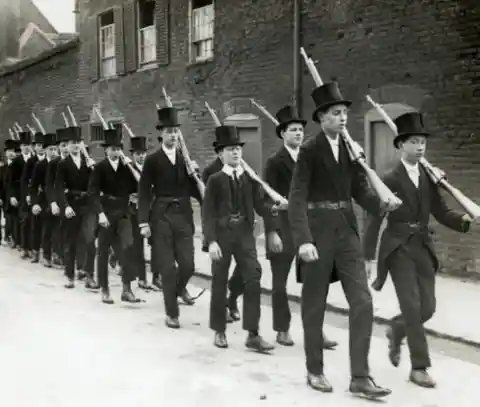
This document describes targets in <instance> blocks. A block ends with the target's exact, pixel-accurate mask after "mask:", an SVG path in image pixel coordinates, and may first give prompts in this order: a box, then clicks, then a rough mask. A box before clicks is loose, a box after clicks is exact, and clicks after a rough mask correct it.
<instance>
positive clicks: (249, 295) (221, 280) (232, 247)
mask: <svg viewBox="0 0 480 407" xmlns="http://www.w3.org/2000/svg"><path fill="white" fill-rule="evenodd" d="M217 243H218V244H219V245H220V248H221V250H222V258H221V259H220V260H217V261H213V262H212V291H211V299H210V328H211V329H213V330H214V331H215V332H225V329H226V326H227V318H226V312H225V308H226V306H227V284H228V271H229V269H230V264H231V262H232V257H233V258H234V259H235V262H236V263H237V268H238V270H239V271H240V273H242V280H243V282H244V284H245V290H244V294H243V329H245V330H247V331H258V325H259V322H260V294H261V288H260V278H261V276H262V273H261V270H258V259H257V248H256V246H255V237H254V236H253V233H252V230H251V228H250V227H249V225H248V224H247V223H246V222H243V223H241V224H239V225H236V226H235V227H234V228H233V229H226V230H225V231H224V232H223V233H220V234H219V238H218V242H217Z"/></svg>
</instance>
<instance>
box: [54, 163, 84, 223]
mask: <svg viewBox="0 0 480 407" xmlns="http://www.w3.org/2000/svg"><path fill="white" fill-rule="evenodd" d="M90 173H91V169H90V168H89V167H88V166H87V162H86V160H85V158H84V157H83V156H81V166H80V168H78V167H77V165H76V164H75V162H74V161H73V159H72V157H71V156H68V157H67V158H65V159H63V160H60V161H59V162H58V165H57V174H56V177H55V196H56V199H58V201H57V203H58V205H59V206H60V207H61V208H66V207H67V206H71V207H72V208H73V210H74V211H75V213H77V214H79V213H86V212H88V209H89V203H90V202H89V198H88V183H89V179H90Z"/></svg>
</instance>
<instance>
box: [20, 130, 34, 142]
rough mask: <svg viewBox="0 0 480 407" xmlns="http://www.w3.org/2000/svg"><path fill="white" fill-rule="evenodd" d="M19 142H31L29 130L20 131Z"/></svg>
mask: <svg viewBox="0 0 480 407" xmlns="http://www.w3.org/2000/svg"><path fill="white" fill-rule="evenodd" d="M18 136H19V140H20V144H32V133H31V132H29V131H21V132H20V133H19V134H18Z"/></svg>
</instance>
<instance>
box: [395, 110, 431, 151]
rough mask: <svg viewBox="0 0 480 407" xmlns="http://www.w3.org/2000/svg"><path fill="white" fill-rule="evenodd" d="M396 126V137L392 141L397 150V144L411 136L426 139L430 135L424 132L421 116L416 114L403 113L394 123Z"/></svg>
mask: <svg viewBox="0 0 480 407" xmlns="http://www.w3.org/2000/svg"><path fill="white" fill-rule="evenodd" d="M393 122H394V123H395V126H397V136H396V137H395V138H394V139H393V145H394V146H395V147H396V148H398V147H399V146H398V144H399V143H400V142H402V141H405V140H407V139H408V138H409V137H412V136H424V137H428V136H429V135H430V133H428V132H427V131H426V130H425V127H424V124H423V116H422V114H421V113H418V112H410V113H404V114H402V115H400V116H398V117H397V118H396V119H395V120H394V121H393Z"/></svg>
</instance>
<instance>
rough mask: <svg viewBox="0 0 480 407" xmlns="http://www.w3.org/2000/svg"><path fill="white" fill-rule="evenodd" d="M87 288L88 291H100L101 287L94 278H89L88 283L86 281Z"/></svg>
mask: <svg viewBox="0 0 480 407" xmlns="http://www.w3.org/2000/svg"><path fill="white" fill-rule="evenodd" d="M85 288H86V289H88V290H98V289H99V288H100V286H99V285H98V284H97V282H96V281H95V280H94V279H93V277H87V281H85Z"/></svg>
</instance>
